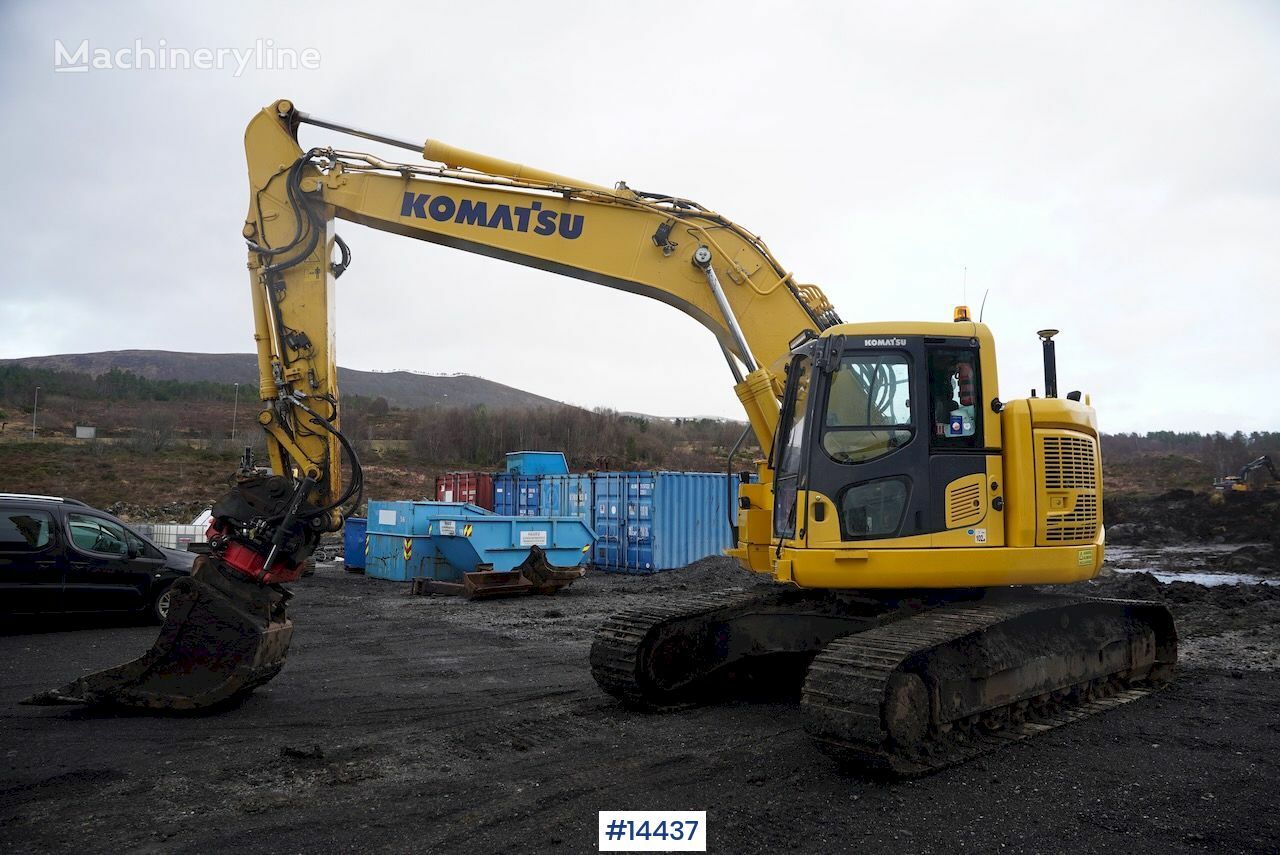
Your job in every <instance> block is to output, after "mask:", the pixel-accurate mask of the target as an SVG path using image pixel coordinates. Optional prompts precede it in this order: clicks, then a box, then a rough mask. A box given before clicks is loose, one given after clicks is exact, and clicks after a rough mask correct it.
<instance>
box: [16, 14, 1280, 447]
mask: <svg viewBox="0 0 1280 855" xmlns="http://www.w3.org/2000/svg"><path fill="white" fill-rule="evenodd" d="M2 14H3V16H4V25H3V27H2V28H0V80H2V81H3V84H2V92H3V94H2V98H3V103H2V104H0V108H2V109H3V114H4V117H5V118H4V121H3V123H2V124H0V139H3V148H4V151H5V153H6V173H7V174H6V180H5V182H4V184H5V187H6V200H5V203H4V204H3V206H0V251H2V256H3V258H4V263H5V271H4V273H3V276H2V278H0V313H3V314H2V316H3V318H4V327H3V328H4V335H3V336H2V337H0V357H18V356H30V355H43V354H53V353H78V352H89V351H97V350H119V349H127V348H155V349H165V350H186V351H203V352H231V351H240V352H248V351H250V350H252V347H253V339H252V324H251V320H250V311H249V310H250V306H249V288H248V279H247V275H246V273H245V267H244V262H245V250H244V245H243V241H242V240H241V239H240V227H241V224H242V223H243V221H244V214H245V209H246V204H247V189H246V188H247V183H246V179H245V172H244V161H243V148H242V138H243V131H244V126H245V124H246V123H247V121H248V120H249V119H250V117H251V116H252V115H253V114H254V112H255V111H257V110H258V109H260V108H261V107H263V106H265V105H267V104H269V103H271V102H272V101H274V100H275V99H277V98H281V97H288V98H292V99H293V100H294V101H295V102H296V103H297V104H298V105H299V107H300V108H301V109H303V110H306V111H308V112H312V113H315V114H317V115H321V116H325V117H330V118H334V119H337V120H339V121H345V122H348V123H350V124H353V125H357V126H362V127H367V128H372V129H378V130H382V131H385V132H387V133H389V134H392V135H398V136H404V137H409V138H412V139H425V138H427V137H431V138H434V139H439V140H442V141H445V142H449V143H452V144H454V145H460V146H463V147H466V148H471V149H478V150H480V151H483V152H486V153H490V154H493V155H497V156H501V157H505V158H508V159H511V160H516V161H520V162H524V163H528V164H531V165H534V166H538V167H541V168H544V169H548V170H552V171H555V172H560V173H565V174H569V175H573V176H576V177H579V178H582V179H584V180H587V181H591V182H595V183H599V184H612V183H613V182H615V181H617V180H620V179H625V180H626V181H627V182H628V184H630V185H631V186H632V187H637V188H641V189H645V190H654V191H660V192H665V193H671V194H675V195H681V196H685V197H688V198H692V199H696V200H698V201H699V202H701V203H703V204H704V205H707V206H708V207H711V208H714V209H716V210H719V211H720V212H722V213H724V214H726V215H727V216H729V217H730V218H732V219H734V220H736V221H737V222H739V223H741V224H742V225H744V226H745V227H747V228H748V229H751V230H752V231H755V232H756V233H758V234H761V235H762V236H763V237H764V239H765V240H766V241H767V242H768V244H769V246H770V248H771V249H772V250H773V252H774V254H775V255H777V256H778V258H779V259H780V260H781V262H782V264H783V265H784V266H785V267H787V268H788V269H789V270H792V271H794V272H795V274H796V276H797V278H798V279H799V280H800V281H802V282H815V283H818V284H820V285H821V286H822V287H823V288H824V289H825V290H826V293H827V294H828V296H829V297H830V298H831V300H832V302H834V303H835V305H836V307H837V309H838V310H839V312H840V313H841V315H842V316H843V317H844V319H845V320H847V321H882V320H932V319H937V320H947V319H949V318H950V316H951V308H952V306H953V305H955V304H956V303H959V302H960V301H961V300H962V298H963V282H964V270H965V268H966V267H967V269H968V301H969V303H971V304H972V305H973V306H974V309H975V312H976V309H977V305H978V303H979V302H981V299H982V295H983V292H984V291H986V290H987V289H990V296H989V297H988V300H987V305H986V313H985V320H986V321H987V322H988V323H989V324H990V325H991V326H992V327H993V329H994V332H995V335H996V338H997V342H998V347H999V356H1000V374H1001V377H1000V381H1001V388H1000V391H1001V394H1002V397H1004V398H1006V399H1008V398H1014V397H1022V396H1025V395H1026V394H1027V392H1028V390H1029V389H1030V388H1031V387H1033V386H1034V387H1037V388H1040V387H1042V386H1043V382H1042V377H1041V364H1040V353H1039V344H1038V340H1037V339H1036V336H1035V331H1036V330H1037V329H1040V328H1043V327H1047V326H1052V327H1057V328H1060V329H1061V330H1062V333H1061V335H1060V336H1059V339H1058V341H1059V345H1058V355H1059V369H1060V375H1061V378H1062V387H1063V389H1064V391H1065V390H1069V389H1083V390H1085V391H1087V392H1089V393H1090V394H1091V395H1092V396H1093V402H1094V404H1095V405H1096V406H1097V408H1098V413H1099V420H1100V422H1101V427H1102V429H1103V430H1106V431H1110V432H1116V431H1131V430H1137V431H1146V430H1153V429H1172V430H1202V431H1208V430H1224V431H1233V430H1236V429H1243V430H1245V431H1249V430H1280V370H1278V367H1277V360H1278V357H1280V296H1277V285H1280V156H1278V154H1277V150H1278V147H1280V3H1277V2H1239V3H1231V2H1199V3H1179V2H1153V3H1137V2H1125V3H1115V2H1107V3H1081V2H1070V3H1066V2H1064V3H1059V4H1053V3H1047V2H1046V3H1035V4H1029V3H1013V2H1010V3H994V4H988V3H939V4H930V3H899V2H884V3H864V2H838V3H837V2H832V3H798V2H793V3H780V2H779V3H747V2H725V3H705V2H691V3H679V4H674V5H663V4H653V3H627V4H622V3H590V2H582V3H569V2H560V1H559V0H544V2H540V3H529V2H509V3H507V2H504V3H488V2H473V3H469V4H457V3H448V4H446V3H437V2H433V0H425V2H417V3H406V4H404V5H403V6H398V5H396V4H390V3H385V2H377V3H367V4H354V5H353V4H351V3H341V4H333V5H332V8H329V9H327V8H326V4H324V3H321V2H314V1H313V2H308V3H300V4H285V3H270V4H268V3H263V2H252V3H232V2H219V3H206V4H198V5H197V4H179V3H154V4H141V3H139V4H124V3H110V4H108V3H83V4H76V3H49V2H42V3H14V2H6V3H4V4H3V13H2ZM58 39H60V40H61V41H62V43H63V45H65V46H66V47H67V48H68V49H69V50H74V49H75V48H76V47H78V46H79V45H80V43H81V42H82V41H83V40H86V39H87V40H88V41H89V43H90V48H91V49H96V48H107V49H110V50H113V51H114V50H117V49H119V48H131V47H133V46H134V43H135V40H138V39H140V40H142V43H143V45H144V46H146V47H151V48H156V47H158V46H159V43H160V40H161V39H164V40H165V43H166V45H167V46H169V47H182V48H187V49H190V50H195V49H197V48H209V49H211V50H217V49H219V48H224V49H232V48H234V49H240V50H246V49H251V48H253V47H254V46H255V42H256V41H257V40H259V39H262V40H266V39H270V40H272V44H273V46H274V47H277V48H280V47H286V48H291V49H293V50H296V51H299V52H301V51H303V50H304V49H308V48H310V49H313V50H314V51H315V52H316V55H318V60H319V67H318V68H317V69H315V70H307V69H302V70H297V71H279V70H270V69H255V68H252V67H251V68H248V69H247V70H245V71H244V73H243V74H239V75H237V73H236V68H235V62H234V60H231V61H229V62H228V64H227V67H225V68H223V69H221V70H218V69H211V70H185V71H182V70H179V71H174V70H154V69H153V70H125V69H93V70H91V71H89V72H88V73H70V74H68V73H56V72H55V71H54V57H55V40H58ZM264 44H265V41H264ZM313 56H314V55H313ZM330 141H332V142H334V143H335V144H337V145H339V146H342V147H346V148H365V149H367V150H372V151H376V152H378V153H381V154H390V155H392V156H394V157H395V158H396V159H403V158H405V157H410V158H411V157H412V155H411V154H409V153H408V152H397V151H396V150H380V149H379V148H378V147H377V146H376V145H374V144H369V143H363V142H360V141H356V140H353V139H351V138H350V137H338V136H336V135H333V134H331V133H330V132H327V131H321V130H318V129H314V128H304V130H303V143H304V145H306V144H317V143H322V142H324V143H327V142H330ZM340 231H341V233H342V234H343V235H344V236H345V237H346V239H347V241H348V243H350V245H351V247H352V249H353V251H354V255H355V261H354V264H353V266H352V268H351V270H350V272H349V273H348V274H347V275H346V276H344V277H343V279H342V280H341V282H340V283H339V286H338V288H339V303H338V310H339V314H338V327H339V332H338V347H339V350H338V359H339V362H340V363H341V364H343V365H346V366H350V367H352V368H361V369H374V370H386V369H411V370H417V371H428V372H454V371H461V372H467V373H471V374H478V375H480V376H483V377H487V378H490V379H492V380H496V381H499V382H502V383H507V384H510V385H512V386H517V387H520V388H523V389H527V390H529V391H531V392H536V393H538V394H541V395H546V396H548V397H551V398H556V399H558V400H563V401H567V402H570V403H574V404H579V405H584V406H589V407H594V406H607V407H612V408H616V409H621V410H632V411H640V412H647V413H654V414H662V415H694V414H697V415H720V416H731V417H734V418H741V416H742V414H741V410H740V408H739V405H738V403H737V400H736V398H735V397H734V395H733V392H732V389H731V386H732V380H731V378H730V377H729V374H728V371H727V369H726V368H725V366H724V362H723V359H722V357H721V355H720V352H719V350H718V348H717V346H716V344H715V341H714V339H713V338H712V336H711V335H710V334H709V333H708V332H706V330H705V329H704V328H703V327H701V326H700V325H699V324H697V323H696V322H694V321H692V320H690V319H688V318H686V317H685V316H683V315H682V314H680V313H679V312H677V311H675V310H673V309H671V308H669V307H667V306H665V305H662V304H659V303H656V302H652V301H649V300H645V299H644V298H641V297H636V296H633V295H630V294H625V293H622V292H615V291H610V290H608V289H605V288H602V287H599V286H595V285H589V284H587V283H583V282H579V281H576V280H571V279H565V278H562V277H557V276H555V275H553V274H549V273H543V272H539V271H533V270H528V269H525V268H521V267H517V266H514V265H511V264H506V263H503V262H500V261H496V260H492V259H487V258H482V257H479V256H471V255H467V254H465V253H461V252H457V251H455V250H449V249H445V248H443V247H438V246H434V245H429V244H422V243H419V242H416V241H411V240H405V239H402V238H398V237H395V236H388V235H384V234H380V233H377V232H374V231H372V230H370V229H366V228H363V227H360V226H355V225H350V224H346V225H342V224H340Z"/></svg>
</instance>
